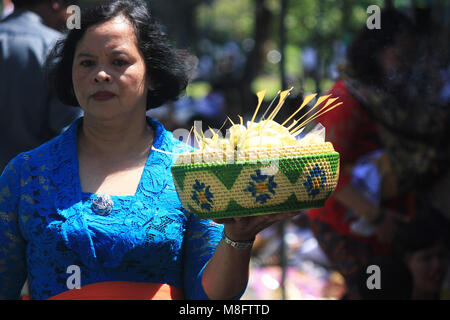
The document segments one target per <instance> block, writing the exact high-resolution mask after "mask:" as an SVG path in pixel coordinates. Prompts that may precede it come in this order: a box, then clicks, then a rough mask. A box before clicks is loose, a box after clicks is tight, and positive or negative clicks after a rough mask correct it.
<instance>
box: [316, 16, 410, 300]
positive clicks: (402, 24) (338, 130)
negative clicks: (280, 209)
mask: <svg viewBox="0 0 450 320" xmlns="http://www.w3.org/2000/svg"><path fill="white" fill-rule="evenodd" d="M381 19H382V21H383V22H382V23H383V26H382V28H381V29H379V30H377V29H374V30H370V29H367V28H366V27H365V26H364V28H363V29H362V30H361V31H360V33H359V34H358V35H357V36H356V37H355V39H354V40H353V42H352V43H351V45H350V47H349V48H348V51H347V61H348V63H347V64H346V66H345V68H344V69H343V70H342V72H341V79H339V80H338V81H337V82H336V83H335V85H334V86H333V88H332V89H331V90H330V92H329V93H330V94H331V95H332V96H333V97H339V100H340V101H342V102H343V107H342V108H340V109H336V111H331V112H329V113H326V114H325V115H323V116H321V117H319V118H318V119H317V121H318V122H320V123H321V124H322V125H324V126H325V128H326V130H327V138H328V140H329V141H331V142H332V143H333V145H334V147H335V149H336V150H337V151H338V152H339V153H340V160H341V171H340V177H339V183H338V186H337V188H336V191H335V193H334V194H333V197H332V198H330V199H329V200H328V201H327V203H326V205H325V207H324V208H320V209H314V210H310V211H309V212H308V216H309V218H310V225H311V229H312V231H313V232H314V234H315V236H316V238H317V239H318V241H319V243H320V245H321V247H322V249H323V250H324V252H325V253H326V255H327V256H328V258H329V260H330V261H331V263H332V266H333V268H335V269H336V270H338V271H339V272H340V273H342V275H343V276H344V277H345V279H346V282H347V287H348V295H347V297H349V298H351V297H352V296H353V297H356V296H357V288H358V286H359V278H358V274H359V268H360V267H361V266H363V265H365V264H366V263H368V261H369V259H371V258H373V257H374V256H377V255H384V254H387V253H388V252H389V244H390V242H391V241H392V236H393V234H394V233H395V229H396V224H397V222H398V221H399V220H401V221H404V220H407V218H406V217H404V216H402V215H399V214H397V212H404V210H405V207H404V204H405V203H407V201H406V202H405V201H403V200H402V201H400V202H399V203H400V204H401V205H400V208H399V207H396V206H394V207H393V209H394V210H390V209H387V208H379V207H377V206H376V205H374V204H373V203H372V202H371V201H369V200H368V199H367V198H366V197H365V196H364V194H362V192H361V191H360V189H358V188H357V187H355V186H353V185H352V183H351V179H352V175H351V173H352V169H353V167H354V166H355V164H356V163H357V161H358V160H360V159H361V157H363V156H365V155H368V154H371V153H373V152H375V151H376V150H379V149H382V148H383V147H384V142H385V141H383V139H382V138H381V137H380V133H384V132H385V131H386V128H385V127H384V126H383V124H380V123H379V122H378V121H377V118H376V117H375V116H377V117H382V116H383V119H390V117H389V115H390V114H392V113H393V112H398V111H399V110H400V109H401V108H397V107H396V106H397V104H398V103H399V100H397V99H396V95H395V92H396V90H397V89H398V86H401V85H404V83H402V81H401V77H400V76H401V75H404V74H405V73H406V72H407V70H408V68H410V62H411V55H410V54H411V52H414V46H413V44H414V43H413V41H412V40H413V36H412V35H413V34H414V28H413V24H412V22H410V21H409V19H408V18H407V17H405V16H404V15H403V14H401V13H399V12H398V11H396V10H384V11H382V13H381ZM366 98H370V99H366ZM373 110H375V111H374V112H371V111H373ZM374 115H375V116H374ZM381 115H382V116H381ZM388 151H389V150H388ZM387 154H388V152H384V153H383V154H382V156H381V157H379V159H378V160H377V161H378V165H379V168H382V169H381V170H379V171H380V174H381V178H382V181H383V183H382V187H381V190H380V191H381V195H380V196H381V198H382V199H384V200H386V199H392V198H394V197H396V196H397V195H398V194H399V193H400V190H398V187H399V183H398V181H396V180H395V179H393V178H394V177H398V176H397V175H396V173H393V169H392V163H391V162H390V161H389V159H390V158H389V157H387V156H386V155H387ZM400 186H401V184H400ZM401 191H403V190H401ZM391 209H392V208H391ZM353 213H354V214H353ZM355 214H356V215H355ZM360 217H362V218H364V219H366V220H367V221H369V222H370V223H371V224H372V225H373V226H374V229H375V232H374V234H372V235H366V234H358V233H357V232H354V230H352V224H353V223H354V222H355V221H357V220H358V219H360Z"/></svg>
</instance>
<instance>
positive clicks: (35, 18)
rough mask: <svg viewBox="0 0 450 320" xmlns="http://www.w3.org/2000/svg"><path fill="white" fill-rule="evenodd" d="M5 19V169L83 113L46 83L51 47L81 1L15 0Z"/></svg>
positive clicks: (0, 156) (1, 52)
mask: <svg viewBox="0 0 450 320" xmlns="http://www.w3.org/2000/svg"><path fill="white" fill-rule="evenodd" d="M12 2H13V4H14V13H12V14H11V15H9V16H8V17H7V18H6V19H4V20H2V21H1V22H0V112H1V114H2V117H1V118H0V137H1V138H0V139H1V141H0V172H1V171H3V169H4V167H5V166H6V164H7V163H8V162H9V161H10V160H11V159H12V158H13V157H14V156H16V155H17V154H19V153H20V152H23V151H27V150H30V149H33V148H35V147H37V146H39V145H40V144H42V143H44V142H46V141H48V140H50V139H51V138H53V137H55V136H57V135H58V134H59V133H60V132H61V131H62V129H63V128H65V127H66V126H67V125H69V124H70V123H71V122H72V121H73V120H74V119H75V118H77V117H78V116H79V115H81V113H80V111H79V110H78V108H73V107H67V106H65V105H63V104H62V103H61V102H60V101H59V100H57V98H56V97H55V95H54V94H53V93H52V92H50V90H49V89H48V87H47V86H46V83H45V74H44V69H43V66H44V63H45V59H46V56H47V53H48V52H49V51H50V49H51V47H52V45H53V44H54V43H55V42H56V40H58V39H59V38H60V37H61V36H62V33H61V32H60V31H62V30H64V29H65V27H66V19H67V18H68V17H69V14H68V13H67V7H68V6H69V5H72V4H74V3H76V1H69V0H67V1H63V0H58V1H56V0H13V1H12Z"/></svg>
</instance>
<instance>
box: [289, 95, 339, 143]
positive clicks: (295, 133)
mask: <svg viewBox="0 0 450 320" xmlns="http://www.w3.org/2000/svg"><path fill="white" fill-rule="evenodd" d="M342 104H343V102H339V103H337V104H335V105H334V106H332V107H330V108H328V109H327V110H324V111H322V112H318V113H316V114H314V115H313V116H312V117H310V118H308V119H306V120H305V121H304V122H302V124H300V126H301V127H304V126H306V125H307V124H308V123H310V122H311V121H313V120H315V119H317V118H318V117H320V116H321V115H323V114H325V113H327V112H328V111H331V110H333V109H334V108H336V107H339V106H340V105H342ZM302 129H303V128H301V129H300V130H302ZM300 132H301V131H300ZM300 132H298V131H297V132H294V133H292V135H293V136H294V137H296V136H297V135H298V134H300Z"/></svg>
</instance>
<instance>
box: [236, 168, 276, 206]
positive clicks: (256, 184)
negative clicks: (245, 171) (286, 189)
mask: <svg viewBox="0 0 450 320" xmlns="http://www.w3.org/2000/svg"><path fill="white" fill-rule="evenodd" d="M255 173H256V174H255V175H253V174H252V175H250V177H251V178H252V181H249V183H248V186H247V188H246V189H244V191H245V192H250V193H251V194H252V197H254V198H255V201H256V202H259V203H266V201H267V200H269V199H271V198H272V195H275V188H276V187H277V184H276V183H275V181H273V180H274V176H269V175H266V174H261V170H260V169H257V170H255Z"/></svg>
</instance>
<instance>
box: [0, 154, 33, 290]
mask: <svg viewBox="0 0 450 320" xmlns="http://www.w3.org/2000/svg"><path fill="white" fill-rule="evenodd" d="M17 159H19V157H16V158H15V159H14V160H12V161H11V162H10V163H9V164H8V166H7V167H6V168H5V170H4V171H3V173H2V175H1V177H0V299H19V298H20V291H21V289H22V286H23V284H24V283H25V280H26V274H27V273H26V262H25V247H26V242H25V240H24V239H23V237H22V235H21V232H20V230H19V223H18V218H17V206H18V201H19V197H20V183H21V179H20V169H19V167H20V166H19V165H18V160H17Z"/></svg>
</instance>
